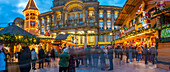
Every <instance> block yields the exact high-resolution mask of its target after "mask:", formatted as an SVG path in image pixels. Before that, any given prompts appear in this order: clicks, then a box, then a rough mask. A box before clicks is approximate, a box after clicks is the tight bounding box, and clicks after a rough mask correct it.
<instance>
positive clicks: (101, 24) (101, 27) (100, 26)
mask: <svg viewBox="0 0 170 72" xmlns="http://www.w3.org/2000/svg"><path fill="white" fill-rule="evenodd" d="M99 29H104V25H103V20H100V21H99Z"/></svg>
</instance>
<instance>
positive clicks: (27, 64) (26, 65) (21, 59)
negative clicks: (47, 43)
mask: <svg viewBox="0 0 170 72" xmlns="http://www.w3.org/2000/svg"><path fill="white" fill-rule="evenodd" d="M31 60H32V59H31V51H30V49H29V47H28V46H26V45H25V44H22V50H20V53H19V55H18V63H19V67H20V71H21V72H29V71H30V69H31Z"/></svg>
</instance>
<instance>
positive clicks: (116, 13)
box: [114, 11, 119, 19]
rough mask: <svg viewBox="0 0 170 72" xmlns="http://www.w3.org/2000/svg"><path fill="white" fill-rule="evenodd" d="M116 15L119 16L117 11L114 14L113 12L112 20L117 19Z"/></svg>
mask: <svg viewBox="0 0 170 72" xmlns="http://www.w3.org/2000/svg"><path fill="white" fill-rule="evenodd" d="M118 14H119V11H115V12H114V18H115V19H117V17H118Z"/></svg>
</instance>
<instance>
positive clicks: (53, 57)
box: [51, 47, 56, 67]
mask: <svg viewBox="0 0 170 72" xmlns="http://www.w3.org/2000/svg"><path fill="white" fill-rule="evenodd" d="M55 58H56V56H55V48H54V47H53V49H52V50H51V59H52V66H53V67H56V63H55V61H56V59H55Z"/></svg>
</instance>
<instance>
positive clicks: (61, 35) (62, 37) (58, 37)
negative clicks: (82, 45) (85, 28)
mask: <svg viewBox="0 0 170 72" xmlns="http://www.w3.org/2000/svg"><path fill="white" fill-rule="evenodd" d="M68 36H69V34H59V35H58V36H57V37H56V38H55V40H65V39H67V37H68Z"/></svg>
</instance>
